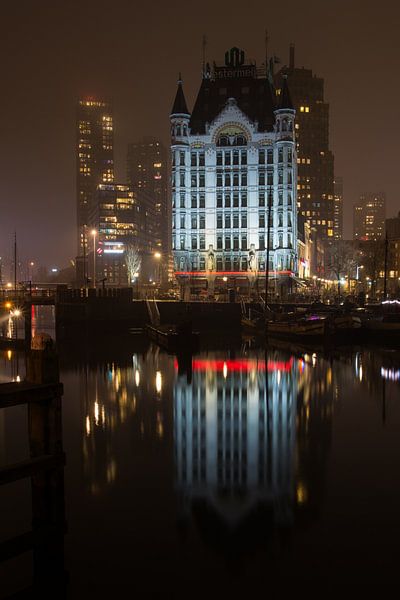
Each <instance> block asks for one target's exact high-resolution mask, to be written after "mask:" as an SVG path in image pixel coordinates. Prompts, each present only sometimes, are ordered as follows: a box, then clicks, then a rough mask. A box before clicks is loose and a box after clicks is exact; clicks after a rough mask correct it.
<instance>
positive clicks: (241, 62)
mask: <svg viewBox="0 0 400 600" xmlns="http://www.w3.org/2000/svg"><path fill="white" fill-rule="evenodd" d="M170 118H171V134H172V141H171V150H172V207H173V208H172V213H173V214H172V219H173V220H172V222H173V230H172V240H173V254H174V261H175V272H176V275H177V277H178V280H179V281H180V283H181V284H182V286H184V289H185V290H186V289H187V288H188V287H189V286H190V288H191V289H192V291H199V289H201V288H204V287H207V288H208V291H209V292H210V291H211V292H212V290H213V289H214V287H215V286H216V285H217V286H218V285H220V286H221V285H222V286H225V284H227V285H229V284H230V285H232V284H234V285H235V286H241V285H243V286H246V287H247V288H248V285H249V282H250V285H252V284H256V285H257V284H258V280H259V278H260V276H262V277H263V278H264V281H265V270H266V269H265V264H266V256H267V250H266V248H267V240H268V239H269V250H270V251H269V261H270V263H269V273H270V275H271V276H274V277H275V278H276V279H277V280H278V281H279V283H281V284H282V285H283V284H284V283H287V281H288V280H289V279H290V278H291V276H292V275H293V274H294V273H295V272H297V211H296V206H297V197H296V182H297V169H296V148H295V143H294V122H295V110H294V108H293V105H292V101H291V98H290V94H289V90H288V86H287V84H286V81H284V83H283V87H282V93H281V96H280V99H279V103H278V104H277V103H276V101H275V92H274V89H273V87H272V84H271V83H270V78H269V77H268V76H267V74H266V72H265V70H263V71H262V72H261V70H260V69H257V67H256V64H255V63H254V62H251V61H247V62H246V61H245V55H244V52H243V51H242V50H239V49H238V48H232V49H231V50H230V51H228V52H227V53H226V55H225V63H224V64H222V65H220V66H218V65H217V64H215V63H214V66H213V68H212V69H211V68H210V66H209V65H208V64H207V66H206V68H205V72H204V73H203V79H202V82H201V86H200V90H199V93H198V96H197V99H196V102H195V105H194V108H193V111H192V112H191V113H190V112H189V109H188V107H187V104H186V100H185V97H184V93H183V88H182V81H179V82H178V90H177V93H176V97H175V101H174V105H173V108H172V111H171V117H170ZM269 198H271V215H270V221H269V222H268V199H269ZM222 281H224V282H225V283H222ZM187 284H189V286H188V285H187ZM225 287H226V286H225Z"/></svg>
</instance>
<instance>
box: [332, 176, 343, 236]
mask: <svg viewBox="0 0 400 600" xmlns="http://www.w3.org/2000/svg"><path fill="white" fill-rule="evenodd" d="M333 192H334V194H333V195H334V218H333V237H334V238H335V240H342V239H343V178H342V177H335V181H334V182H333Z"/></svg>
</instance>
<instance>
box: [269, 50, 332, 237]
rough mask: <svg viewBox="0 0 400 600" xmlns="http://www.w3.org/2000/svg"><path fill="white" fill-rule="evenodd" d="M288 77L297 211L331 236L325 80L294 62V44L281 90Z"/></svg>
mask: <svg viewBox="0 0 400 600" xmlns="http://www.w3.org/2000/svg"><path fill="white" fill-rule="evenodd" d="M283 76H286V77H287V83H288V85H289V88H290V94H291V97H292V100H293V106H294V108H295V109H296V143H297V173H298V175H297V177H298V179H297V200H298V207H299V212H300V214H301V215H302V216H304V217H305V218H306V219H307V220H308V221H309V223H310V225H311V226H312V227H313V228H315V229H316V231H317V234H318V236H319V237H321V238H332V239H333V238H334V236H335V231H334V221H335V208H334V188H333V180H334V157H333V154H332V152H331V150H330V148H329V104H328V103H327V102H325V99H324V80H323V79H322V77H317V76H316V75H314V74H313V72H312V70H311V69H305V68H304V67H296V66H295V51H294V46H293V45H292V46H291V47H290V60H289V66H285V67H283V68H282V69H281V70H280V71H279V73H277V76H276V77H275V82H276V85H277V93H278V94H279V92H280V87H281V85H282V77H283Z"/></svg>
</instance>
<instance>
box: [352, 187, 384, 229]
mask: <svg viewBox="0 0 400 600" xmlns="http://www.w3.org/2000/svg"><path fill="white" fill-rule="evenodd" d="M385 218H386V197H385V194H384V193H383V192H379V193H369V194H363V195H362V196H360V200H359V202H357V204H354V207H353V239H355V240H381V239H383V237H384V235H385Z"/></svg>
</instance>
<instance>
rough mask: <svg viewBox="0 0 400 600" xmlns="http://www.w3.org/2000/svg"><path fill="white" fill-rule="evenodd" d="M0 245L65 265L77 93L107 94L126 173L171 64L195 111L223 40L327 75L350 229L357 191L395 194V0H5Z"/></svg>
mask: <svg viewBox="0 0 400 600" xmlns="http://www.w3.org/2000/svg"><path fill="white" fill-rule="evenodd" d="M2 16H3V19H2V36H1V39H0V49H1V53H0V57H1V87H2V92H1V98H0V102H1V116H2V119H1V126H0V153H1V157H0V164H1V181H0V198H1V200H0V208H1V212H0V255H2V256H6V255H7V254H10V253H11V243H12V234H13V231H14V229H16V230H17V234H18V240H19V254H20V257H21V258H22V259H25V260H28V259H29V260H35V261H36V262H40V263H42V264H45V265H47V266H49V267H51V266H54V265H57V266H62V265H65V264H66V263H67V261H68V260H69V259H70V258H74V257H75V254H76V193H75V154H74V152H75V114H76V102H77V98H78V97H79V96H80V95H82V94H90V95H100V96H102V95H104V96H106V97H109V98H112V100H113V105H114V120H115V150H116V152H115V159H116V175H117V179H118V181H120V182H125V180H126V174H125V153H126V145H127V143H128V142H129V141H134V140H136V139H137V138H139V137H141V136H142V135H155V136H160V137H161V138H162V139H163V141H164V142H165V144H168V142H169V139H168V133H169V119H168V117H169V112H170V109H171V106H172V102H173V98H174V94H175V91H176V80H177V78H178V73H179V71H181V72H182V76H183V79H184V90H185V94H186V99H187V101H188V105H189V109H191V108H192V107H193V102H194V100H195V96H196V94H197V90H198V87H199V85H200V78H201V55H202V51H201V38H202V35H203V33H205V34H206V35H207V38H208V47H207V58H208V59H209V60H210V61H212V60H214V59H215V60H216V61H222V60H223V56H224V52H225V50H227V49H228V48H230V47H231V46H234V45H237V46H239V47H241V48H243V49H244V50H245V52H246V55H247V57H249V58H251V59H255V60H257V62H258V63H261V62H262V61H263V60H264V53H265V51H264V30H265V28H267V29H268V31H269V38H270V52H271V53H275V54H276V55H277V56H279V57H280V58H281V61H282V64H285V63H287V62H288V49H289V44H290V42H294V43H295V45H296V66H304V67H308V68H312V69H313V71H314V73H316V74H317V75H319V76H322V77H324V78H325V98H326V100H327V101H328V102H329V103H330V117H331V119H330V124H331V138H330V139H331V148H332V150H333V152H334V154H335V173H336V175H341V176H343V178H344V196H345V237H347V238H349V237H351V235H352V217H351V207H352V205H353V203H354V202H355V201H356V200H357V197H358V196H359V195H360V193H362V192H364V191H380V190H382V191H386V194H387V198H388V209H387V216H392V215H394V214H397V212H398V211H399V210H400V201H399V183H398V179H399V178H398V171H399V164H398V159H399V150H398V140H399V134H400V121H399V114H398V106H399V104H400V83H399V77H398V72H399V57H400V53H399V49H400V48H399V46H400V41H399V33H398V32H399V25H400V6H398V5H397V6H396V5H395V3H393V2H392V1H388V0H381V1H380V2H379V3H377V2H372V1H370V0H365V1H363V2H361V1H358V0H356V1H352V0H331V1H328V0H310V1H307V0H303V2H297V1H292V0H286V1H285V2H276V1H275V2H273V3H272V2H270V3H268V2H266V1H265V0H247V1H246V2H242V3H240V4H239V3H235V2H233V1H232V0H231V1H230V2H219V1H217V0H213V1H209V0H202V2H193V1H191V0H186V2H182V1H177V0H169V1H168V2H165V1H159V0H153V2H144V3H143V4H140V3H139V2H137V1H136V0H130V1H128V0H114V1H113V2H110V1H108V2H101V1H96V2H94V1H85V0H81V1H79V2H75V1H71V0H68V2H65V1H60V0H53V1H51V2H50V1H47V0H41V1H40V2H39V1H38V0H35V1H33V0H31V1H26V0H25V1H24V0H22V1H19V2H18V3H15V4H14V5H11V3H8V4H7V5H4V6H2Z"/></svg>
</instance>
